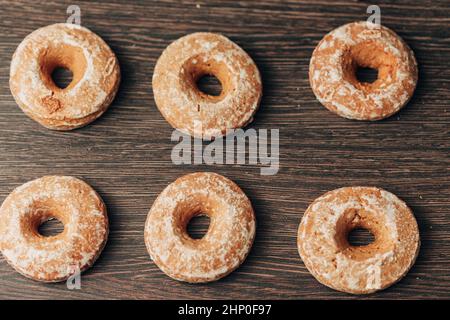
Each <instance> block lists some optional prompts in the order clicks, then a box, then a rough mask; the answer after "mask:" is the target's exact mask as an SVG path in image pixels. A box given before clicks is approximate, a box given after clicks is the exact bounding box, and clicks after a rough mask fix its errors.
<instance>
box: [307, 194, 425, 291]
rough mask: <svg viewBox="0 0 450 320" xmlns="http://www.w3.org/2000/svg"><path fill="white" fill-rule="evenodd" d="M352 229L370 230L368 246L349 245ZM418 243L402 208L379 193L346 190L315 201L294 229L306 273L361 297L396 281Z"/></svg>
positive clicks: (410, 262)
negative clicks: (370, 239) (370, 240)
mask: <svg viewBox="0 0 450 320" xmlns="http://www.w3.org/2000/svg"><path fill="white" fill-rule="evenodd" d="M355 228H365V229H368V230H369V231H371V232H372V234H373V235H374V237H375V240H374V242H372V243H370V244H368V245H366V246H351V245H350V244H349V243H348V241H347V236H348V233H349V232H350V231H351V230H352V229H355ZM419 247H420V240H419V230H418V227H417V222H416V219H415V218H414V216H413V214H412V212H411V210H410V209H409V208H408V207H407V206H406V204H405V203H404V202H403V201H401V200H400V199H399V198H397V197H396V196H395V195H393V194H392V193H390V192H387V191H385V190H382V189H378V188H374V187H346V188H340V189H336V190H333V191H330V192H327V193H326V194H324V195H322V196H321V197H319V198H317V199H316V200H315V201H314V202H313V203H312V204H311V205H310V206H309V207H308V209H307V210H306V212H305V214H304V216H303V218H302V221H301V223H300V227H299V230H298V250H299V253H300V256H301V258H302V260H303V262H304V263H305V265H306V267H307V268H308V270H309V271H310V272H311V274H312V275H313V276H314V277H315V278H316V279H317V280H318V281H319V282H320V283H322V284H324V285H326V286H328V287H330V288H333V289H335V290H339V291H343V292H348V293H354V294H367V293H371V292H375V291H378V290H382V289H384V288H387V287H389V286H390V285H392V284H393V283H395V282H397V281H398V280H400V279H401V278H402V277H403V276H404V275H405V274H406V273H407V272H408V270H409V269H410V268H411V266H412V265H413V264H414V262H415V259H416V257H417V254H418V252H419Z"/></svg>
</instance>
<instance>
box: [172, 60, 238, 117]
mask: <svg viewBox="0 0 450 320" xmlns="http://www.w3.org/2000/svg"><path fill="white" fill-rule="evenodd" d="M181 73H182V74H181V75H180V79H181V85H182V87H183V90H184V91H186V92H188V93H190V94H192V95H194V96H196V97H197V98H199V100H200V101H203V102H207V103H208V102H210V103H215V102H219V101H221V100H222V99H223V98H224V97H225V96H226V95H227V94H228V93H229V92H230V91H231V90H233V88H232V86H231V81H230V72H229V70H228V67H227V66H226V65H225V64H224V63H223V62H219V61H216V60H214V59H211V58H208V57H204V56H201V55H199V56H194V57H192V58H190V59H188V60H187V61H186V62H185V63H184V65H183V68H182V69H181ZM198 109H199V110H198V111H200V109H201V105H199V106H198Z"/></svg>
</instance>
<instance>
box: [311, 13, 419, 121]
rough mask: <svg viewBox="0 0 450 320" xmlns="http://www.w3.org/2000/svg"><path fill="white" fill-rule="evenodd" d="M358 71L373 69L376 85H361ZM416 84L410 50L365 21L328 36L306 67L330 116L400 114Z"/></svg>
mask: <svg viewBox="0 0 450 320" xmlns="http://www.w3.org/2000/svg"><path fill="white" fill-rule="evenodd" d="M357 67H368V68H373V69H377V70H378V79H377V80H376V81H375V82H373V83H364V82H359V81H358V80H357V79H356V75H355V71H356V69H357ZM417 78H418V71H417V62H416V59H415V57H414V53H413V52H412V51H411V49H410V48H409V47H408V45H407V44H406V43H405V42H404V41H403V40H402V39H401V38H400V37H399V36H398V35H397V34H396V33H395V32H394V31H392V30H390V29H388V28H386V27H384V26H380V25H374V24H372V23H369V22H365V21H363V22H354V23H349V24H346V25H343V26H341V27H339V28H337V29H335V30H333V31H331V32H330V33H328V34H327V35H326V36H325V37H324V38H323V39H322V40H321V41H320V42H319V44H318V45H317V47H316V48H315V50H314V52H313V54H312V57H311V61H310V65H309V81H310V84H311V88H312V89H313V91H314V94H315V95H316V97H317V99H318V100H319V101H320V102H321V103H322V104H323V105H324V106H325V107H326V108H327V109H329V110H330V111H333V112H335V113H337V114H338V115H340V116H342V117H345V118H349V119H357V120H379V119H383V118H386V117H389V116H390V115H392V114H394V113H395V112H397V111H398V110H400V109H401V108H402V107H403V106H404V105H405V104H406V103H407V102H408V101H409V99H410V98H411V97H412V95H413V93H414V89H415V87H416V84H417Z"/></svg>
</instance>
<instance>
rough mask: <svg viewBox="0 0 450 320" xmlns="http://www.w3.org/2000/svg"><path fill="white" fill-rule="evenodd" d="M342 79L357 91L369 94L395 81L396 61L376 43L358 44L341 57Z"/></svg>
mask: <svg viewBox="0 0 450 320" xmlns="http://www.w3.org/2000/svg"><path fill="white" fill-rule="evenodd" d="M342 68H343V77H344V79H345V80H346V81H348V82H350V83H351V84H353V86H354V87H356V88H357V89H359V90H362V91H365V92H371V91H374V90H377V89H382V88H385V87H387V86H389V85H390V84H392V83H394V82H395V81H396V77H397V60H396V58H395V57H394V56H393V55H392V54H391V53H389V52H387V51H385V50H384V46H383V45H382V44H380V43H378V42H376V41H366V42H362V43H358V44H357V45H354V46H352V47H351V48H349V49H348V50H347V52H346V53H345V54H344V55H343V57H342Z"/></svg>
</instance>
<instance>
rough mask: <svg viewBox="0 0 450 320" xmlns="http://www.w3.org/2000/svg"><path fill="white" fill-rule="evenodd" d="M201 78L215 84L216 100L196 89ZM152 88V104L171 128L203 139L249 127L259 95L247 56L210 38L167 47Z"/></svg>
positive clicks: (185, 39) (229, 44) (182, 40)
mask: <svg viewBox="0 0 450 320" xmlns="http://www.w3.org/2000/svg"><path fill="white" fill-rule="evenodd" d="M205 75H214V76H215V77H217V78H218V80H219V81H220V82H221V84H222V93H221V94H220V95H219V96H212V95H208V94H206V93H203V92H202V91H200V90H199V89H198V87H197V84H196V83H197V80H198V79H200V78H201V77H202V76H205ZM152 86H153V93H154V96H155V102H156V105H157V107H158V109H159V110H160V112H161V113H162V115H163V116H164V118H165V119H166V120H167V121H168V122H169V123H170V124H171V125H172V127H174V128H175V129H178V130H180V131H182V132H185V133H187V134H190V135H192V136H195V137H197V138H203V139H205V140H210V139H212V138H215V137H220V136H222V135H224V134H226V130H227V129H236V128H241V127H244V126H246V125H247V124H248V123H250V122H251V121H252V120H253V115H254V113H255V112H256V110H257V109H258V106H259V102H260V100H261V96H262V84H261V77H260V74H259V71H258V68H257V66H256V64H255V63H254V62H253V60H252V59H251V58H250V56H249V55H248V54H247V53H246V52H245V51H244V50H242V49H241V48H240V47H239V46H238V45H236V44H235V43H234V42H232V41H230V40H229V39H228V38H226V37H224V36H222V35H219V34H214V33H193V34H190V35H187V36H184V37H182V38H180V39H178V40H176V41H174V42H173V43H171V44H170V45H169V46H168V47H167V48H166V49H165V50H164V52H163V53H162V54H161V57H160V58H159V59H158V62H157V63H156V66H155V71H154V73H153V81H152Z"/></svg>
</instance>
